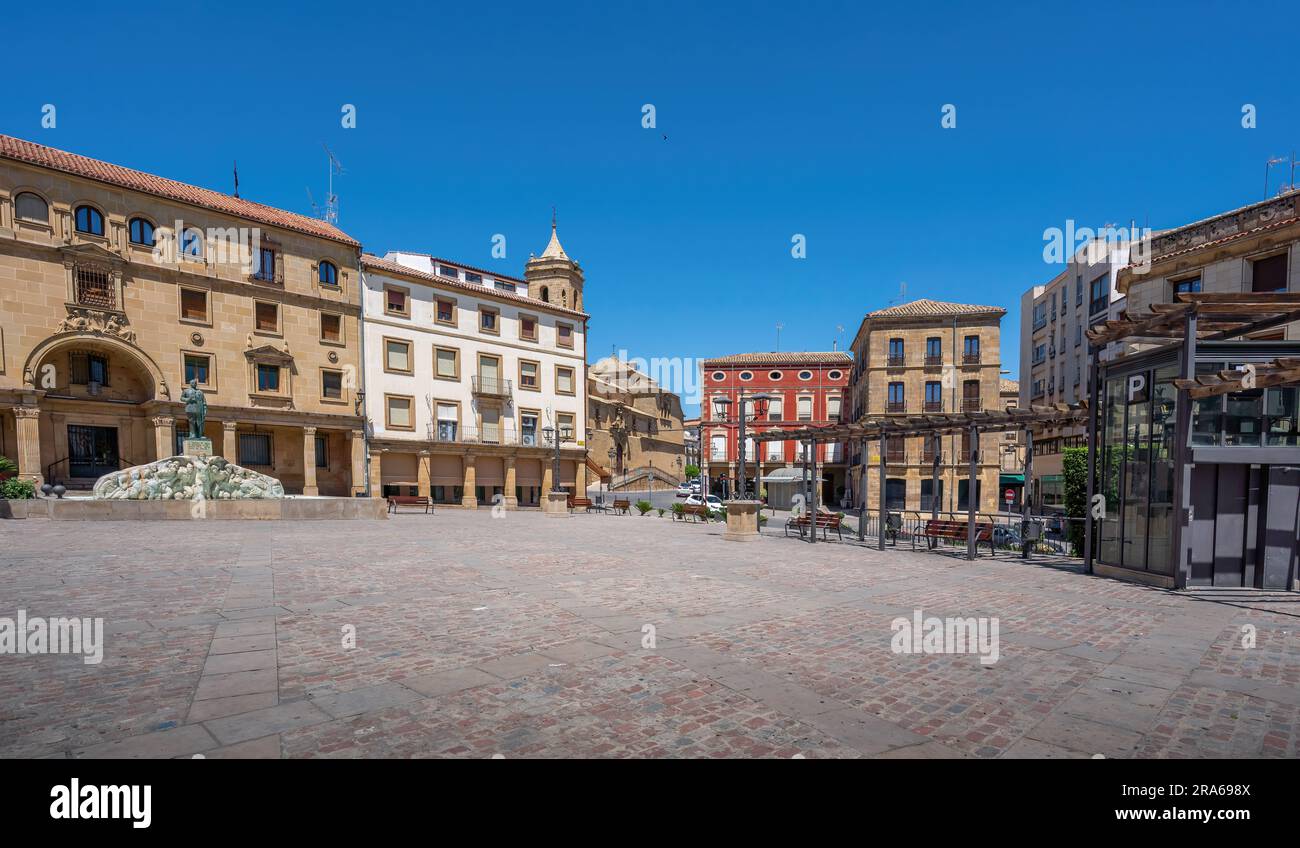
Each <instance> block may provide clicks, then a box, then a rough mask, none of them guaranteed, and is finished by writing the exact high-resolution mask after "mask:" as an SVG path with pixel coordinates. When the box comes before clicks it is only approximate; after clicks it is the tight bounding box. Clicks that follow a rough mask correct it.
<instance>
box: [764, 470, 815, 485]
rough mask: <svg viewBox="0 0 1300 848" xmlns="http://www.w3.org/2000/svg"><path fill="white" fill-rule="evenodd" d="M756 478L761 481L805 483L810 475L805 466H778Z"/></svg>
mask: <svg viewBox="0 0 1300 848" xmlns="http://www.w3.org/2000/svg"><path fill="white" fill-rule="evenodd" d="M758 479H759V481H760V482H763V483H807V482H808V481H809V480H810V479H812V477H811V475H809V473H808V469H806V468H778V469H776V470H775V471H773V472H772V473H770V474H768V475H767V476H765V477H759V478H758Z"/></svg>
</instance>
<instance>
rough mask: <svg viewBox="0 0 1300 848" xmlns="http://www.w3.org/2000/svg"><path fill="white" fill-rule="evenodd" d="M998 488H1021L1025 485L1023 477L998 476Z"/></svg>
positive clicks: (1011, 475)
mask: <svg viewBox="0 0 1300 848" xmlns="http://www.w3.org/2000/svg"><path fill="white" fill-rule="evenodd" d="M998 485H999V486H1023V485H1025V475H1023V474H999V475H998Z"/></svg>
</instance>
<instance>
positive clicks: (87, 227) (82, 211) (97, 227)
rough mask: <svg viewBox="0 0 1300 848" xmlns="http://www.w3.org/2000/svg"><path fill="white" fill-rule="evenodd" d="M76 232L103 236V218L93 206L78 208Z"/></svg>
mask: <svg viewBox="0 0 1300 848" xmlns="http://www.w3.org/2000/svg"><path fill="white" fill-rule="evenodd" d="M77 232H79V233H85V234H87V235H91V236H102V235H103V234H104V216H103V215H102V214H101V213H100V211H99V210H98V209H96V208H95V207H93V206H78V207H77Z"/></svg>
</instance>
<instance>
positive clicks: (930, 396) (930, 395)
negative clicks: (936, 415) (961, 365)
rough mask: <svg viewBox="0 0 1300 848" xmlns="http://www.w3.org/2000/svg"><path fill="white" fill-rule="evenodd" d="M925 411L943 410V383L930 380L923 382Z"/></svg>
mask: <svg viewBox="0 0 1300 848" xmlns="http://www.w3.org/2000/svg"><path fill="white" fill-rule="evenodd" d="M925 411H926V412H942V411H943V383H940V382H939V381H938V380H932V381H929V382H927V383H926V384H925Z"/></svg>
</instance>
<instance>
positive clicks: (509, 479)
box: [504, 456, 519, 509]
mask: <svg viewBox="0 0 1300 848" xmlns="http://www.w3.org/2000/svg"><path fill="white" fill-rule="evenodd" d="M505 465H506V491H505V499H504V503H505V505H506V509H519V498H517V497H515V458H514V457H513V456H507V457H506V458H505Z"/></svg>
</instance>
